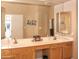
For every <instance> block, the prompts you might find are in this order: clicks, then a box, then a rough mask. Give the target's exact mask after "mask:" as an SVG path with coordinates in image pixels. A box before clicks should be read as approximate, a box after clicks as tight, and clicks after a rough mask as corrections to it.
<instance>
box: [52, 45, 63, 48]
mask: <svg viewBox="0 0 79 59" xmlns="http://www.w3.org/2000/svg"><path fill="white" fill-rule="evenodd" d="M56 47H62V44H52V45H51V48H56Z"/></svg>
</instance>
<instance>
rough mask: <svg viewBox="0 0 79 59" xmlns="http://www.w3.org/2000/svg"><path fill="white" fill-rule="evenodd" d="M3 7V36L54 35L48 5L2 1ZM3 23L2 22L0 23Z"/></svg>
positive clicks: (19, 37) (30, 36)
mask: <svg viewBox="0 0 79 59" xmlns="http://www.w3.org/2000/svg"><path fill="white" fill-rule="evenodd" d="M2 7H4V9H5V15H2V16H4V19H2V20H4V21H3V22H4V23H5V24H4V25H5V26H3V27H2V28H5V31H4V32H2V33H5V34H4V35H1V37H2V36H3V37H2V38H4V37H12V38H16V39H22V38H32V37H33V36H35V35H40V36H41V37H47V36H54V27H53V24H54V23H53V21H54V19H53V17H51V18H50V11H49V9H50V6H48V5H36V4H34V5H33V4H21V3H13V2H2ZM3 12H4V11H2V13H3ZM1 25H3V24H1Z"/></svg>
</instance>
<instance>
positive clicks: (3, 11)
mask: <svg viewBox="0 0 79 59" xmlns="http://www.w3.org/2000/svg"><path fill="white" fill-rule="evenodd" d="M4 37H5V8H3V7H1V38H4Z"/></svg>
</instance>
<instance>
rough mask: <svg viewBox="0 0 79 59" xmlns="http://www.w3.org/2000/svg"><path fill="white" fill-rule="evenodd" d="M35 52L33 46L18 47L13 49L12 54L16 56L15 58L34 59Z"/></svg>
mask: <svg viewBox="0 0 79 59" xmlns="http://www.w3.org/2000/svg"><path fill="white" fill-rule="evenodd" d="M34 53H35V52H34V49H33V48H17V49H13V50H12V55H14V56H15V58H14V59H34V57H35V54H34Z"/></svg>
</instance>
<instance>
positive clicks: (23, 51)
mask: <svg viewBox="0 0 79 59" xmlns="http://www.w3.org/2000/svg"><path fill="white" fill-rule="evenodd" d="M72 46H73V45H72V42H66V43H57V44H48V45H40V46H34V47H25V48H14V49H2V51H1V54H2V59H36V50H42V51H43V50H44V49H47V51H48V59H71V58H72Z"/></svg>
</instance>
